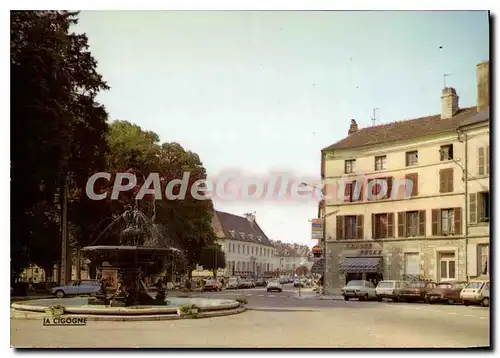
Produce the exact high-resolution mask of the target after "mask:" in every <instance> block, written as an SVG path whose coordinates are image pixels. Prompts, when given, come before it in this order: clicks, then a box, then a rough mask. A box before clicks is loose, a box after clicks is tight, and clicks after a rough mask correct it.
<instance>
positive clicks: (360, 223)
mask: <svg viewBox="0 0 500 358" xmlns="http://www.w3.org/2000/svg"><path fill="white" fill-rule="evenodd" d="M363 218H364V216H363V215H358V217H357V219H356V224H357V225H358V235H357V237H358V239H363V236H364V235H363Z"/></svg>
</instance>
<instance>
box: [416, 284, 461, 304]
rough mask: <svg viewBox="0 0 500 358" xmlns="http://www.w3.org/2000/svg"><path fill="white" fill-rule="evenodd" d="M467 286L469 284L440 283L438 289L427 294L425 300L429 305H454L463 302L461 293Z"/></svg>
mask: <svg viewBox="0 0 500 358" xmlns="http://www.w3.org/2000/svg"><path fill="white" fill-rule="evenodd" d="M466 284H467V282H442V283H438V284H437V287H436V288H433V289H432V290H430V291H428V292H427V294H426V297H425V298H426V299H425V300H426V301H427V302H428V303H434V302H448V303H449V304H453V303H455V302H461V301H462V300H461V298H460V292H462V289H463V288H464V287H465V285H466Z"/></svg>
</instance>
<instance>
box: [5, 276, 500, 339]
mask: <svg viewBox="0 0 500 358" xmlns="http://www.w3.org/2000/svg"><path fill="white" fill-rule="evenodd" d="M296 291H297V290H296V289H294V288H293V287H292V285H285V289H284V290H283V292H281V293H277V292H269V293H268V292H266V290H265V288H254V289H246V290H234V291H231V290H224V291H222V292H207V293H203V294H200V295H201V296H204V297H227V298H237V297H246V298H247V300H248V304H247V308H248V310H247V311H246V312H244V313H242V314H239V315H233V316H226V317H216V318H207V319H199V320H177V321H156V322H155V321H149V322H93V321H90V322H89V323H88V325H87V326H86V327H42V323H41V322H38V321H36V320H11V323H12V325H11V344H12V345H13V346H15V347H96V348H97V347H165V348H171V347H234V348H238V347H243V348H245V347H255V348H258V347H261V348H270V347H281V348H285V347H286V348H295V347H301V348H317V347H321V348H349V347H352V348H372V347H386V348H388V347H394V348H398V347H486V346H489V344H490V339H489V334H490V330H489V312H490V311H489V309H488V308H483V307H475V306H469V307H465V306H462V305H429V304H423V303H422V304H419V303H413V304H407V303H392V302H382V303H380V302H376V301H375V302H359V301H354V300H353V301H349V302H345V301H343V300H319V299H318V297H317V296H316V295H315V294H314V293H313V292H311V291H310V290H304V292H303V295H301V298H300V299H298V298H297V295H296Z"/></svg>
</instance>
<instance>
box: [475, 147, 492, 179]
mask: <svg viewBox="0 0 500 358" xmlns="http://www.w3.org/2000/svg"><path fill="white" fill-rule="evenodd" d="M477 150H478V155H477V162H478V173H479V175H485V174H490V146H489V145H488V146H485V147H479V148H478V149H477Z"/></svg>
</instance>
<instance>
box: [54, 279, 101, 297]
mask: <svg viewBox="0 0 500 358" xmlns="http://www.w3.org/2000/svg"><path fill="white" fill-rule="evenodd" d="M100 290H101V285H100V283H99V281H97V280H81V281H73V282H71V283H70V284H69V285H66V286H57V287H54V288H52V289H51V293H52V294H53V295H55V296H56V297H58V298H62V297H65V296H80V295H95V294H96V293H98V292H99V291H100Z"/></svg>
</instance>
